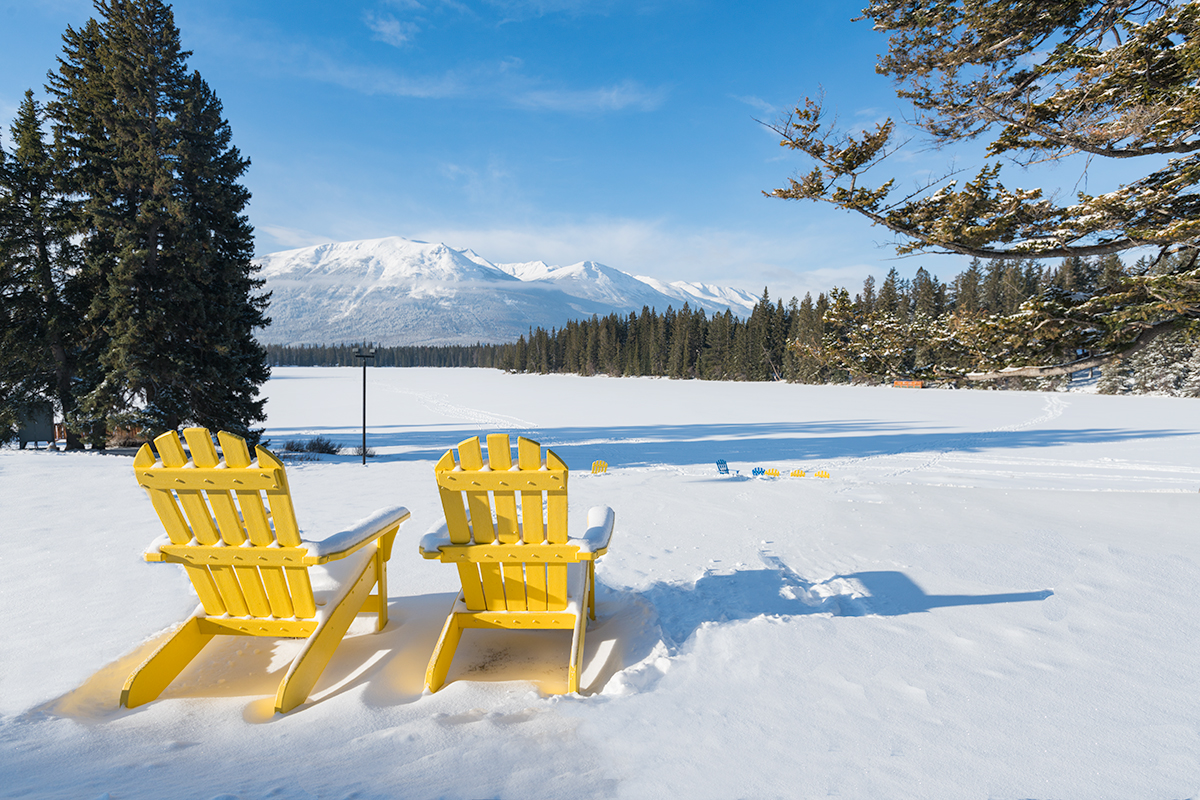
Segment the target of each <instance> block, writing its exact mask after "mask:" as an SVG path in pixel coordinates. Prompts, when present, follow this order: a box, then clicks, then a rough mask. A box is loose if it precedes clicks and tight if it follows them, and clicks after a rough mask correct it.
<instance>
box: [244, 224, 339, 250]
mask: <svg viewBox="0 0 1200 800" xmlns="http://www.w3.org/2000/svg"><path fill="white" fill-rule="evenodd" d="M255 232H256V233H258V234H259V237H258V238H259V241H258V246H257V247H256V248H255V249H256V250H258V251H260V252H263V253H270V252H275V251H278V250H279V249H281V248H282V249H285V250H293V249H296V248H300V247H312V246H313V245H318V244H327V243H329V242H332V241H334V238H333V237H331V236H323V235H321V234H319V233H313V232H312V231H305V230H300V229H298V228H287V227H284V226H282V225H256V226H255ZM264 234H265V236H264Z"/></svg>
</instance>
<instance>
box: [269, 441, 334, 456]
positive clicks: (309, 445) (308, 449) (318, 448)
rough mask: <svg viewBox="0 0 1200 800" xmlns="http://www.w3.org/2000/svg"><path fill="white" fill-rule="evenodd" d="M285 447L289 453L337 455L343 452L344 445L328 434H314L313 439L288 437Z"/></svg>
mask: <svg viewBox="0 0 1200 800" xmlns="http://www.w3.org/2000/svg"><path fill="white" fill-rule="evenodd" d="M283 449H284V450H286V451H287V452H289V453H321V454H323V455H327V456H336V455H337V454H338V453H340V452H342V446H341V445H340V444H338V443H337V442H335V441H333V440H332V439H330V438H329V437H327V436H314V437H313V438H311V439H308V440H304V439H288V440H287V441H286V442H284V444H283Z"/></svg>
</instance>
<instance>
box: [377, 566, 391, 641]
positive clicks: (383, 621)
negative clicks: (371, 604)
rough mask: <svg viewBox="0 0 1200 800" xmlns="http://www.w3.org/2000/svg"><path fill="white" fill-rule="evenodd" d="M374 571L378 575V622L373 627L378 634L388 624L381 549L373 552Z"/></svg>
mask: <svg viewBox="0 0 1200 800" xmlns="http://www.w3.org/2000/svg"><path fill="white" fill-rule="evenodd" d="M375 571H376V572H377V573H379V581H378V583H377V586H378V589H379V622H378V624H377V625H376V626H375V630H376V632H378V631H381V630H383V629H384V628H386V627H387V624H388V605H387V601H388V593H387V559H386V558H385V557H384V554H383V548H382V547H379V548H376V550H375Z"/></svg>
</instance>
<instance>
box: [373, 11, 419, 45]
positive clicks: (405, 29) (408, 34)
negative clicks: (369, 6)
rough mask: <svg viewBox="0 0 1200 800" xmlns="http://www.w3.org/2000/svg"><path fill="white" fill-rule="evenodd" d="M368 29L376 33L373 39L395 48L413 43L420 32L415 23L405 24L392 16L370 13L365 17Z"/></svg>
mask: <svg viewBox="0 0 1200 800" xmlns="http://www.w3.org/2000/svg"><path fill="white" fill-rule="evenodd" d="M363 21H364V22H365V23H366V24H367V27H368V28H370V29H371V30H372V31H374V33H375V35H374V36H372V37H371V38H372V39H376V40H378V41H381V42H384V43H385V44H390V45H392V46H393V47H403V46H404V45H406V44H408V43H409V42H410V41H412V38H413V36H415V35H416V34H417V32H418V31H419V30H420V29H419V28H418V27H417V24H416V23H415V22H404V21H402V20H398V19H396V18H395V17H393V16H392V15H391V14H376V13H375V12H373V11H368V12H366V13H365V14H364V15H363Z"/></svg>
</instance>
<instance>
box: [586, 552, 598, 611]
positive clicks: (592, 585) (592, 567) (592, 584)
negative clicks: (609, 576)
mask: <svg viewBox="0 0 1200 800" xmlns="http://www.w3.org/2000/svg"><path fill="white" fill-rule="evenodd" d="M587 570H588V582H587V596H588V616H589V617H591V618H592V619H595V618H596V561H595V559H593V560H591V561H589V562H588V566H587Z"/></svg>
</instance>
